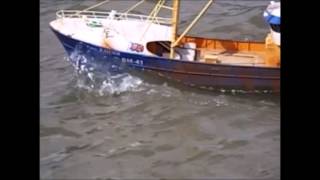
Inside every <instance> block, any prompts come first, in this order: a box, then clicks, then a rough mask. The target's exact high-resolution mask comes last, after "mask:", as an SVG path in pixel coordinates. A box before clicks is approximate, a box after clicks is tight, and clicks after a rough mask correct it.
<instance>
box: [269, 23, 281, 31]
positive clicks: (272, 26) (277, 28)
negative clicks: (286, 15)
mask: <svg viewBox="0 0 320 180" xmlns="http://www.w3.org/2000/svg"><path fill="white" fill-rule="evenodd" d="M270 27H271V29H272V30H273V31H275V32H277V33H280V24H270Z"/></svg>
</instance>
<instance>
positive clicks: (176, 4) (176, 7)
mask: <svg viewBox="0 0 320 180" xmlns="http://www.w3.org/2000/svg"><path fill="white" fill-rule="evenodd" d="M212 3H213V0H209V1H208V3H207V4H206V5H205V6H204V7H203V8H202V10H201V12H200V13H199V14H198V15H197V16H196V17H195V18H194V19H193V21H192V22H191V23H190V24H189V25H188V27H187V28H186V29H185V30H184V31H183V33H182V34H181V35H180V36H179V38H177V29H178V24H179V8H180V0H173V9H172V35H171V47H170V59H173V58H174V47H175V46H177V45H178V44H179V42H180V41H181V39H182V38H183V37H184V36H185V35H186V34H187V33H188V32H189V31H190V30H191V29H192V28H193V27H194V25H195V24H196V23H197V22H198V21H199V19H200V18H201V17H202V16H203V14H204V13H205V12H206V11H207V10H208V8H209V7H210V5H211V4H212Z"/></svg>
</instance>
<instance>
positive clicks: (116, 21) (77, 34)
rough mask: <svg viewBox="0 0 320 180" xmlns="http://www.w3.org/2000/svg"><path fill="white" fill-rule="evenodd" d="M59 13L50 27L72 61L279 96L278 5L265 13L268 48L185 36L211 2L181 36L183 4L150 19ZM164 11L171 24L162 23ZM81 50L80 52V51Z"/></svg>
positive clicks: (161, 6) (176, 2) (126, 14)
mask: <svg viewBox="0 0 320 180" xmlns="http://www.w3.org/2000/svg"><path fill="white" fill-rule="evenodd" d="M107 2H108V1H103V2H101V3H99V4H96V5H94V6H92V7H89V8H87V9H85V10H60V11H58V12H57V13H56V15H57V18H56V20H54V21H52V22H51V23H50V27H51V29H52V30H53V32H54V33H55V34H56V36H57V37H58V39H59V40H60V41H61V43H62V45H63V47H64V48H65V50H66V51H67V53H68V55H71V54H72V52H74V51H75V50H77V51H80V52H81V53H84V54H89V55H91V56H92V57H99V59H100V61H101V59H102V61H105V62H110V63H112V64H113V65H114V66H117V67H123V66H126V67H128V68H129V69H131V68H132V69H138V70H143V71H151V72H156V73H157V74H159V75H161V76H164V77H167V78H169V79H173V80H176V81H178V82H181V83H184V84H187V85H191V86H197V87H200V88H208V89H217V88H223V89H241V90H271V91H275V92H279V91H280V3H275V2H271V3H270V5H269V6H268V7H267V8H266V10H265V12H264V18H265V19H266V21H267V22H268V23H269V25H270V33H269V34H268V35H267V36H266V39H265V42H251V41H233V40H220V39H212V38H202V37H192V36H187V35H186V34H187V33H188V32H189V31H190V29H191V28H192V27H193V26H194V25H195V23H196V22H197V21H198V20H199V19H200V17H201V16H203V15H204V14H205V12H206V10H207V9H208V8H209V7H210V5H211V4H212V3H213V0H209V1H208V2H207V4H206V5H205V6H204V8H203V9H202V10H201V11H200V12H199V14H198V15H197V16H196V17H195V19H194V20H193V21H192V22H190V24H189V26H188V27H187V28H186V29H185V30H184V31H183V33H181V34H177V30H178V24H179V6H180V0H173V1H170V2H172V6H167V5H165V0H159V1H157V3H156V4H155V6H154V8H153V10H152V12H151V13H150V14H149V15H141V14H131V13H130V12H131V11H132V10H133V9H135V8H136V7H137V6H139V5H140V4H142V3H143V2H144V0H142V1H140V2H138V3H137V4H135V5H134V6H132V7H131V8H129V9H128V10H127V11H126V12H116V11H114V10H112V11H109V12H100V11H91V10H90V9H92V8H95V7H97V6H100V5H102V4H104V3H107ZM161 9H167V10H169V11H171V14H172V17H171V18H164V17H158V13H159V11H160V10H161ZM79 47H80V48H79Z"/></svg>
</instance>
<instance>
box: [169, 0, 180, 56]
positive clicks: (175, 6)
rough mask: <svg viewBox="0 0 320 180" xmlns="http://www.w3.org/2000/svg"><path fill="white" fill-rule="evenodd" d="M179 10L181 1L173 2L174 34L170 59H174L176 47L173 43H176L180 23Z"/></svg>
mask: <svg viewBox="0 0 320 180" xmlns="http://www.w3.org/2000/svg"><path fill="white" fill-rule="evenodd" d="M179 8H180V0H173V9H172V20H171V23H172V32H171V47H170V58H171V59H173V57H174V47H173V46H172V45H173V43H174V42H175V41H176V36H177V30H178V23H179Z"/></svg>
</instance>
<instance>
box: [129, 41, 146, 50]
mask: <svg viewBox="0 0 320 180" xmlns="http://www.w3.org/2000/svg"><path fill="white" fill-rule="evenodd" d="M143 49H144V46H143V45H141V44H138V43H131V47H130V50H131V51H136V52H143Z"/></svg>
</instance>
